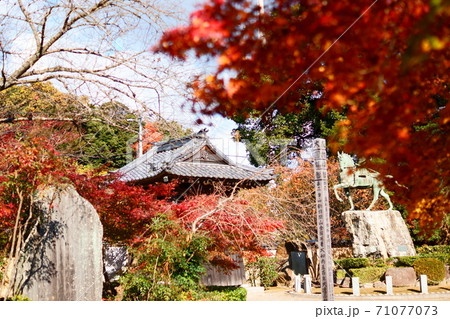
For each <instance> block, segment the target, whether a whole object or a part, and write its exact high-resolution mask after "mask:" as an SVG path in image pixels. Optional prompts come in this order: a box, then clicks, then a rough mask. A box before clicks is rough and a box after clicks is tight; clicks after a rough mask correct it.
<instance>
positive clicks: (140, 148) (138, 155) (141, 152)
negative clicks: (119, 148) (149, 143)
mask: <svg viewBox="0 0 450 319" xmlns="http://www.w3.org/2000/svg"><path fill="white" fill-rule="evenodd" d="M143 154H144V151H143V147H142V115H140V116H139V136H138V154H137V156H136V157H141V156H142V155H143Z"/></svg>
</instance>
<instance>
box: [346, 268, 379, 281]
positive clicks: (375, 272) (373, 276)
mask: <svg viewBox="0 0 450 319" xmlns="http://www.w3.org/2000/svg"><path fill="white" fill-rule="evenodd" d="M387 268H388V267H367V268H356V269H350V270H349V272H350V274H351V275H352V277H358V278H359V282H360V283H361V284H365V283H369V282H377V281H381V279H382V278H383V276H384V274H385V273H386V269H387Z"/></svg>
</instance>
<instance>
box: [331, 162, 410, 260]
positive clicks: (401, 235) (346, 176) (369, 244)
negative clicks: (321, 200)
mask: <svg viewBox="0 0 450 319" xmlns="http://www.w3.org/2000/svg"><path fill="white" fill-rule="evenodd" d="M338 158H339V167H340V175H339V184H338V185H335V186H334V192H335V195H336V198H337V199H338V200H340V201H342V199H341V198H340V197H339V195H338V193H337V189H339V188H343V189H344V192H345V194H346V196H347V198H348V200H349V202H350V210H349V211H345V212H343V214H342V218H343V220H344V223H345V225H346V228H347V230H348V232H349V233H350V236H351V239H352V247H353V256H355V257H371V258H388V257H395V256H414V255H416V251H415V249H414V245H413V242H412V239H411V235H410V234H409V231H408V228H407V226H406V224H405V221H404V220H403V218H402V216H401V214H400V212H398V211H396V210H392V208H393V206H392V202H391V200H390V198H389V195H388V194H387V193H386V192H385V190H384V186H383V184H382V183H381V181H380V180H379V179H378V176H379V174H378V173H377V172H375V171H372V170H368V169H363V168H358V167H357V166H356V165H355V163H354V161H353V159H352V158H351V156H350V155H348V154H345V153H338ZM352 188H372V189H373V197H374V198H373V200H372V203H371V204H370V206H369V207H368V208H367V210H365V211H355V210H354V206H353V201H352V198H351V195H350V189H352ZM379 195H381V196H383V197H384V198H385V199H386V201H387V202H388V204H389V209H388V210H383V211H370V209H371V208H372V207H373V206H374V205H375V202H376V201H377V199H378V196H379Z"/></svg>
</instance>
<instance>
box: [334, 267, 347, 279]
mask: <svg viewBox="0 0 450 319" xmlns="http://www.w3.org/2000/svg"><path fill="white" fill-rule="evenodd" d="M346 275H347V272H346V271H345V270H344V269H338V270H336V279H344V278H345V276H346Z"/></svg>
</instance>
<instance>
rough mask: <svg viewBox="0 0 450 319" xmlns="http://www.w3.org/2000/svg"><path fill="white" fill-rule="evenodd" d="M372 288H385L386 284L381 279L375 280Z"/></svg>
mask: <svg viewBox="0 0 450 319" xmlns="http://www.w3.org/2000/svg"><path fill="white" fill-rule="evenodd" d="M373 287H374V288H386V284H385V283H384V282H382V281H377V282H374V283H373Z"/></svg>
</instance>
